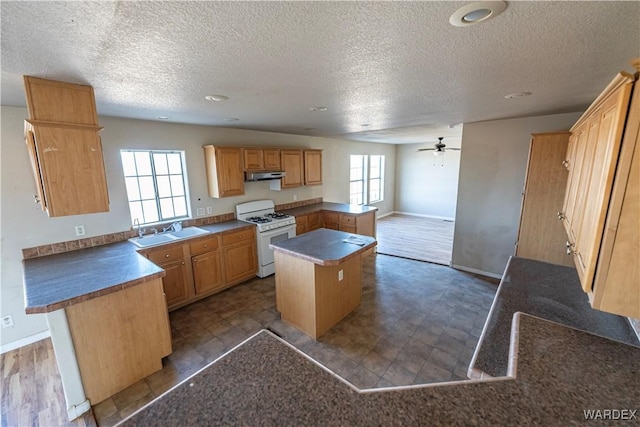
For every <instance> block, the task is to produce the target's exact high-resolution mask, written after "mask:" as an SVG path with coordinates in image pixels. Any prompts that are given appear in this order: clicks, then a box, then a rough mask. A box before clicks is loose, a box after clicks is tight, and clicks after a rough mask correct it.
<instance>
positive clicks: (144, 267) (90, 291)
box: [23, 220, 255, 314]
mask: <svg viewBox="0 0 640 427" xmlns="http://www.w3.org/2000/svg"><path fill="white" fill-rule="evenodd" d="M247 227H255V225H252V224H249V223H246V222H242V221H237V220H233V221H225V222H220V223H216V224H210V225H203V226H199V228H202V229H205V230H207V231H209V232H210V233H224V232H227V231H233V230H237V229H240V228H247ZM202 236H203V235H200V236H195V237H193V238H194V239H195V238H198V237H202ZM188 240H190V239H184V240H181V241H188ZM173 243H176V242H170V243H168V244H173ZM138 250H140V249H139V248H137V247H136V246H134V245H133V244H132V243H129V242H118V243H112V244H108V245H103V246H95V247H92V248H86V249H80V250H76V251H71V252H65V253H61V254H55V255H48V256H44V257H39V258H31V259H27V260H24V261H23V279H24V289H25V300H26V304H25V305H26V307H25V311H26V313H27V314H33V313H48V312H51V311H55V310H59V309H61V308H65V307H68V306H70V305H72V304H77V303H80V302H83V301H87V300H89V299H92V298H97V297H100V296H102V295H106V294H109V293H112V292H117V291H119V290H121V289H124V288H127V287H129V286H134V285H137V284H140V283H143V282H145V281H148V280H151V279H154V278H156V277H162V276H164V270H163V269H162V268H160V267H158V266H157V265H155V264H154V263H152V262H151V261H149V260H148V259H147V258H145V257H144V256H142V255H140V254H139V253H138Z"/></svg>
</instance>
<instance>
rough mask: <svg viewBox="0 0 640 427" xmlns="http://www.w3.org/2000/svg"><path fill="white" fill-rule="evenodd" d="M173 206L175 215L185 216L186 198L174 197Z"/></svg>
mask: <svg viewBox="0 0 640 427" xmlns="http://www.w3.org/2000/svg"><path fill="white" fill-rule="evenodd" d="M173 208H174V209H175V215H176V216H187V199H186V197H184V196H182V197H174V198H173Z"/></svg>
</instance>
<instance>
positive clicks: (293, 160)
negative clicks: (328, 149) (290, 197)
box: [280, 150, 303, 188]
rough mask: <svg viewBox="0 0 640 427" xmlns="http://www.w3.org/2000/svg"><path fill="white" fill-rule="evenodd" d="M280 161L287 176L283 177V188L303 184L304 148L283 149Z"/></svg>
mask: <svg viewBox="0 0 640 427" xmlns="http://www.w3.org/2000/svg"><path fill="white" fill-rule="evenodd" d="M280 161H281V163H282V169H283V170H284V171H285V172H286V176H285V177H284V178H282V182H281V185H282V188H291V187H300V186H302V175H303V170H302V150H281V151H280Z"/></svg>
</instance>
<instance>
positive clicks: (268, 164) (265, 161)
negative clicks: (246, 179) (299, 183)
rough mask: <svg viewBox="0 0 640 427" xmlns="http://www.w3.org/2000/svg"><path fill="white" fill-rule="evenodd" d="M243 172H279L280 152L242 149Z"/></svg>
mask: <svg viewBox="0 0 640 427" xmlns="http://www.w3.org/2000/svg"><path fill="white" fill-rule="evenodd" d="M242 153H243V157H244V170H246V171H252V170H270V171H277V170H280V150H277V149H261V148H243V150H242Z"/></svg>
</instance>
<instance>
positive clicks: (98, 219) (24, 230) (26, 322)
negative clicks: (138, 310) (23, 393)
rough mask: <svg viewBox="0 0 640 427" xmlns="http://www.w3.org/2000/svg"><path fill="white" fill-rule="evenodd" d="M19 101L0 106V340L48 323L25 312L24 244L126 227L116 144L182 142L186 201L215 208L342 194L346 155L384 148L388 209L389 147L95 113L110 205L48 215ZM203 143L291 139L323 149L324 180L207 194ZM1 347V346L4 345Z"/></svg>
mask: <svg viewBox="0 0 640 427" xmlns="http://www.w3.org/2000/svg"><path fill="white" fill-rule="evenodd" d="M26 117H27V110H26V109H24V108H13V107H1V109H0V120H1V124H2V133H1V139H0V141H1V146H0V160H1V163H0V178H1V187H0V188H1V196H2V202H1V205H0V206H1V212H0V226H1V227H0V241H1V244H0V251H1V254H0V255H1V264H0V268H1V272H0V279H1V281H2V282H1V286H0V292H1V299H2V302H1V305H0V316H5V315H8V314H11V315H12V316H13V319H14V322H15V326H14V327H13V328H4V329H0V333H2V336H1V340H0V343H1V344H2V345H3V347H5V346H6V345H7V344H8V343H13V342H15V341H17V340H20V339H23V338H26V337H29V336H31V335H35V334H38V333H42V332H43V331H46V330H47V324H46V320H45V318H44V316H43V315H28V316H27V315H25V314H24V299H23V285H22V252H21V250H22V249H23V248H27V247H33V246H38V245H43V244H49V243H55V242H62V241H67V240H74V239H76V236H75V232H74V226H75V225H84V226H85V230H86V233H87V236H86V237H91V236H97V235H102V234H108V233H114V232H118V231H124V230H129V229H130V228H131V223H130V217H129V212H128V207H127V201H126V190H125V185H124V178H123V177H122V166H121V163H120V157H119V150H120V149H122V148H156V149H169V148H173V149H184V150H186V162H187V171H188V179H189V192H190V195H191V208H192V212H193V213H194V214H195V212H196V208H198V207H207V206H211V207H213V212H214V215H219V214H222V213H228V212H233V210H234V207H235V205H236V204H238V203H241V202H244V201H249V200H255V199H262V198H268V199H273V200H274V201H275V202H276V204H279V203H286V202H291V201H293V195H294V194H295V195H297V199H298V200H305V199H311V198H315V197H323V198H324V200H326V201H333V202H341V203H348V201H349V154H384V155H385V156H386V161H387V165H386V173H385V175H386V183H385V195H386V197H385V201H384V202H382V203H380V204H376V206H377V207H378V208H379V209H380V211H379V213H380V214H384V213H387V212H391V211H392V210H393V200H394V185H395V182H394V176H395V146H394V145H387V144H373V143H362V142H353V141H346V140H340V139H329V138H315V137H305V136H295V135H285V134H278V133H269V132H253V131H243V130H236V129H225V128H217V127H210V126H193V125H180V124H172V123H165V122H152V121H143V120H128V119H119V118H113V117H100V118H99V122H100V124H101V125H102V126H104V128H105V129H104V130H103V131H102V143H103V149H104V160H105V167H106V171H107V181H108V186H109V198H110V202H111V205H110V211H109V212H107V213H99V214H91V215H77V216H69V217H61V218H49V217H48V216H47V215H46V213H44V212H42V211H41V210H40V208H39V206H38V205H36V204H35V203H34V199H33V195H34V193H35V184H34V180H33V177H32V175H31V169H30V164H29V158H28V155H27V150H26V147H25V144H24V139H23V132H24V119H25V118H26ZM206 144H219V145H237V146H248V145H256V146H261V145H262V146H296V147H309V148H320V149H323V150H324V151H323V185H322V186H310V187H299V188H294V189H285V190H282V191H280V192H275V191H270V190H269V183H268V182H252V183H247V184H246V185H245V191H246V194H245V195H244V196H240V197H231V198H224V199H212V198H210V197H209V196H208V191H207V184H206V179H205V166H204V157H203V150H202V146H203V145H206ZM5 348H6V347H5Z"/></svg>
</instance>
